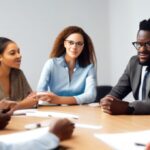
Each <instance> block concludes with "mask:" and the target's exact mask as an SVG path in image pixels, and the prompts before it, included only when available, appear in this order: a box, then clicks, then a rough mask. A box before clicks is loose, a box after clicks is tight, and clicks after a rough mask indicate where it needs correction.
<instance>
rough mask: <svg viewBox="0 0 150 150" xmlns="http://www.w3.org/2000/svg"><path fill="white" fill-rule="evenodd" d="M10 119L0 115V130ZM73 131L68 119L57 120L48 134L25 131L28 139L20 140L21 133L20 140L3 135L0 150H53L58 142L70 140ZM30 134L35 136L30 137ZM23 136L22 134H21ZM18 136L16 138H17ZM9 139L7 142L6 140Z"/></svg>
mask: <svg viewBox="0 0 150 150" xmlns="http://www.w3.org/2000/svg"><path fill="white" fill-rule="evenodd" d="M10 118H11V114H9V113H6V114H3V113H0V129H1V130H2V129H4V128H5V127H6V125H7V124H8V122H9V120H10ZM73 130H74V124H73V123H72V122H71V121H69V120H68V119H58V120H55V121H53V122H52V123H51V124H50V127H49V131H48V132H43V130H42V133H41V131H40V132H39V130H33V131H29V132H28V131H27V132H26V135H27V136H29V137H30V138H27V139H22V135H21V133H19V136H20V138H18V139H16V140H13V138H14V137H13V136H12V135H11V134H10V135H11V136H9V135H4V136H3V138H0V149H1V150H20V149H21V150H30V149H36V150H46V149H54V148H56V147H57V146H58V145H59V141H62V140H66V139H69V138H71V136H72V133H73ZM30 134H34V135H36V136H34V137H32V136H30ZM23 135H24V133H23ZM19 136H18V137H19ZM6 139H9V140H6Z"/></svg>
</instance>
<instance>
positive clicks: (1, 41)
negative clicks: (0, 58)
mask: <svg viewBox="0 0 150 150" xmlns="http://www.w3.org/2000/svg"><path fill="white" fill-rule="evenodd" d="M9 43H14V42H13V41H12V40H10V39H8V38H5V37H0V54H3V52H4V50H5V48H6V47H7V45H8V44H9Z"/></svg>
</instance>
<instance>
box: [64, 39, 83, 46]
mask: <svg viewBox="0 0 150 150" xmlns="http://www.w3.org/2000/svg"><path fill="white" fill-rule="evenodd" d="M65 41H67V42H68V44H69V45H70V46H73V45H76V46H77V47H82V46H83V45H84V43H83V42H75V41H72V40H65Z"/></svg>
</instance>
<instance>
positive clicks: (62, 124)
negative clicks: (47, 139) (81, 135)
mask: <svg viewBox="0 0 150 150" xmlns="http://www.w3.org/2000/svg"><path fill="white" fill-rule="evenodd" d="M74 128H75V127H74V123H72V122H71V121H70V120H68V119H58V120H55V121H54V122H53V124H52V125H51V126H50V129H49V131H50V132H51V133H54V134H55V135H56V136H57V137H59V139H60V140H61V141H62V140H66V139H69V138H70V137H71V136H72V133H73V130H74Z"/></svg>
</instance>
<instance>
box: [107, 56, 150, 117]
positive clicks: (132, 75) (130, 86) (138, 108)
mask: <svg viewBox="0 0 150 150" xmlns="http://www.w3.org/2000/svg"><path fill="white" fill-rule="evenodd" d="M141 73H142V66H141V65H140V64H139V61H138V57H137V56H133V57H132V58H131V59H130V61H129V63H128V65H127V67H126V69H125V71H124V73H123V75H122V76H121V78H120V79H119V81H118V83H117V85H116V86H115V87H113V89H112V90H111V92H110V93H109V94H110V95H113V96H116V97H117V98H119V99H123V98H124V97H125V96H126V95H128V94H129V93H130V92H131V91H132V93H133V96H134V98H135V101H133V102H131V103H130V104H129V105H130V106H133V107H134V108H135V111H134V114H150V93H149V96H148V98H147V99H145V100H142V101H138V92H139V85H140V82H141V81H140V80H141ZM149 84H150V83H149Z"/></svg>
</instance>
